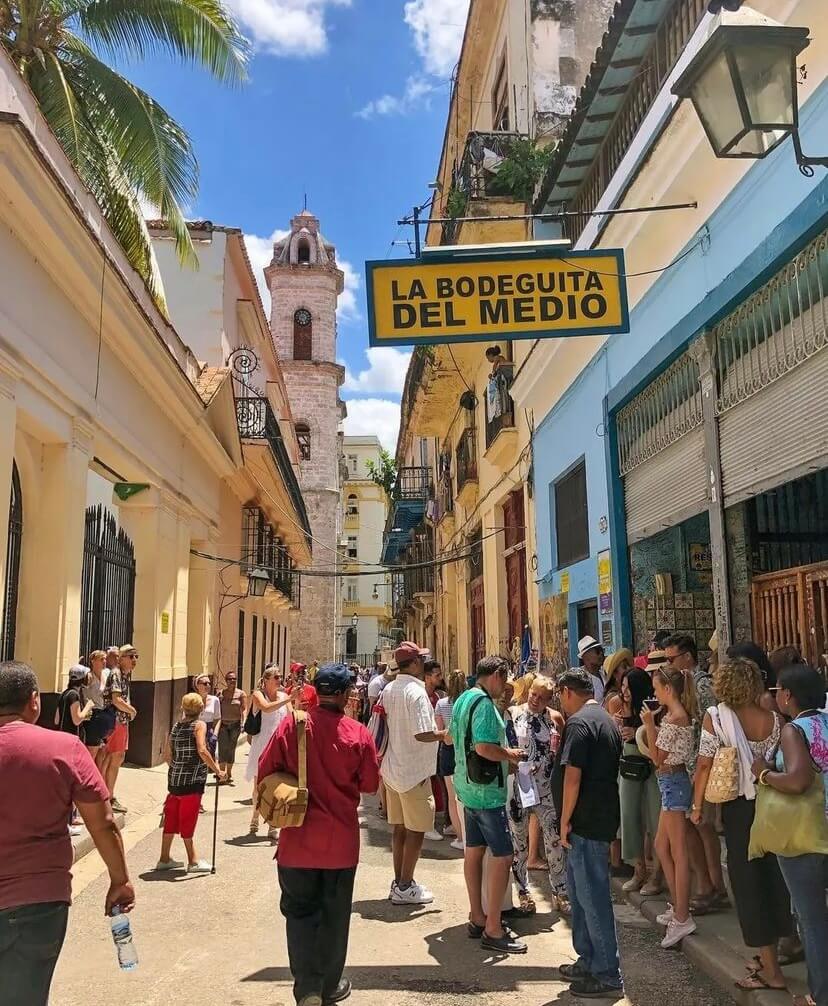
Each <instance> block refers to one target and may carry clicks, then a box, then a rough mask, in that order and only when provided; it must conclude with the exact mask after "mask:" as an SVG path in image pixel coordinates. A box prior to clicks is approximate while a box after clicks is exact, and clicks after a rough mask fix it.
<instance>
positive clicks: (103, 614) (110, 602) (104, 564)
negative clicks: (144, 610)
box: [80, 504, 135, 657]
mask: <svg viewBox="0 0 828 1006" xmlns="http://www.w3.org/2000/svg"><path fill="white" fill-rule="evenodd" d="M82 592H83V594H82V599H81V600H82V605H83V607H82V614H81V638H80V652H81V653H82V654H83V655H84V656H87V657H88V655H89V654H90V653H91V651H92V650H100V649H104V648H105V647H106V646H122V645H123V644H124V643H130V642H132V629H133V613H134V607H135V550H134V548H133V545H132V541H131V539H130V538H129V535H127V533H126V531H124V530H123V528H119V527H118V524H117V522H116V520H115V516H114V514H112V513H111V512H110V511H109V510H107V509H106V508H105V507H104V506H102V505H101V504H98V506H94V507H89V508H88V509H87V511H86V532H85V535H84V542H83V579H82Z"/></svg>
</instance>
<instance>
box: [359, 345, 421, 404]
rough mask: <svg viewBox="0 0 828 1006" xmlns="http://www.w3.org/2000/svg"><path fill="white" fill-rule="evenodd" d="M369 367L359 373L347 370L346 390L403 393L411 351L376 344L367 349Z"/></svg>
mask: <svg viewBox="0 0 828 1006" xmlns="http://www.w3.org/2000/svg"><path fill="white" fill-rule="evenodd" d="M365 355H366V356H367V357H368V367H367V369H366V370H361V371H360V372H359V373H358V374H353V373H352V372H351V371H350V370H346V371H345V384H344V385H343V387H344V389H345V390H346V391H354V392H361V393H365V392H377V391H379V392H380V393H381V394H384V395H401V394H402V390H403V385H404V384H405V375H406V372H407V371H408V361H409V360H410V359H411V353H409V352H406V351H404V350H402V349H393V348H392V347H390V346H388V347H384V346H376V347H374V348H372V349H366V350H365Z"/></svg>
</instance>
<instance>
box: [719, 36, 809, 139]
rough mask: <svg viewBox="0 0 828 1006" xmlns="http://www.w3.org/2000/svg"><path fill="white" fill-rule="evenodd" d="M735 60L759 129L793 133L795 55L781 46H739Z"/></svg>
mask: <svg viewBox="0 0 828 1006" xmlns="http://www.w3.org/2000/svg"><path fill="white" fill-rule="evenodd" d="M733 59H734V61H735V63H736V67H737V69H738V74H739V78H740V80H741V83H742V89H743V91H744V95H745V100H746V102H747V106H748V110H749V112H750V118H751V122H752V124H753V125H755V126H760V125H761V126H772V127H774V128H776V129H793V125H794V104H793V103H794V94H793V79H794V74H793V67H792V66H791V62H792V60H793V53H792V52H791V50H790V49H789V48H788V47H787V46H780V45H737V46H735V47H734V48H733Z"/></svg>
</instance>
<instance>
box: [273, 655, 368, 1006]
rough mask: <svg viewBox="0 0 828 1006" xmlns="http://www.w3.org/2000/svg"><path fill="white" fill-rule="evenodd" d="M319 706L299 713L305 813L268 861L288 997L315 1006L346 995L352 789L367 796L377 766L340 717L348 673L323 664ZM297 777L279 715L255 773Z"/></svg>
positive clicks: (290, 736)
mask: <svg viewBox="0 0 828 1006" xmlns="http://www.w3.org/2000/svg"><path fill="white" fill-rule="evenodd" d="M314 687H315V688H316V691H317V694H318V696H319V705H318V706H315V707H313V708H311V709H310V710H309V712H308V717H307V727H306V730H307V778H308V810H307V813H306V814H305V820H304V822H303V824H302V826H301V827H299V828H283V829H282V831H281V832H280V834H279V849H278V851H277V853H276V859H277V861H278V864H279V885H280V887H281V889H282V898H281V903H280V908H281V911H282V915H284V917H285V921H286V929H287V944H288V955H289V957H290V970H291V973H292V975H293V978H294V985H293V994H294V996H295V998H296V1002H297V1003H299V1004H300V1006H323V1004H326V1006H327V1004H329V1003H335V1002H339V1001H340V1000H341V999H346V998H347V997H348V996H349V995H350V994H351V983H350V981H348V980H347V979H344V978H343V977H342V972H343V969H344V967H345V957H346V955H347V952H348V931H349V929H350V924H351V904H352V901H353V893H354V877H355V875H356V868H357V863H358V862H359V818H358V814H357V811H358V808H359V801H360V794H362V793H375V792H376V791H377V787H378V786H379V764H378V761H377V752H376V748H375V747H374V741H373V739H372V737H371V735H370V734H369V733H368V731H367V730H366V728H365V727H364V726H363V725H362V724H361V723H359V722H358V721H357V720H354V719H351V718H350V717H348V716H345V715H344V711H345V707H346V706H347V704H348V699H349V698H350V693H351V688H352V685H351V674H350V671H349V670H348V668H347V667H346V666H345V665H344V664H326V665H324V666H323V667H321V668H320V669H319V671H318V672H317V674H316V677H315V679H314ZM274 772H290V773H292V774H293V775H298V774H299V753H298V743H297V737H296V721H295V720H294V718H293V716H288V717H286V718H285V720H283V722H282V724H281V725H280V727H279V729H278V730H277V731H276V733H275V734H274V736H273V738H272V739H271V741H270V743H269V744H268V746H267V747H266V748H265V750H264V752H263V753H262V756H261V758H260V759H259V771H258V776H257V777H258V778H259V779H264V778H265V777H266V776H269V775H272V774H273V773H274Z"/></svg>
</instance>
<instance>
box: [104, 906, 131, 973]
mask: <svg viewBox="0 0 828 1006" xmlns="http://www.w3.org/2000/svg"><path fill="white" fill-rule="evenodd" d="M109 924H110V926H111V927H112V939H113V940H114V941H115V949H116V951H117V952H118V964H119V965H120V966H121V970H122V971H132V970H133V969H134V968H135V967H137V966H138V951H137V950H136V949H135V943H134V941H133V939H132V930H131V929H130V925H129V916H128V915H124V913H123V912H122V911H121V909H120V907H119V906H118V905H115V906H114V907H113V909H112V912H111V914H110V916H109Z"/></svg>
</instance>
